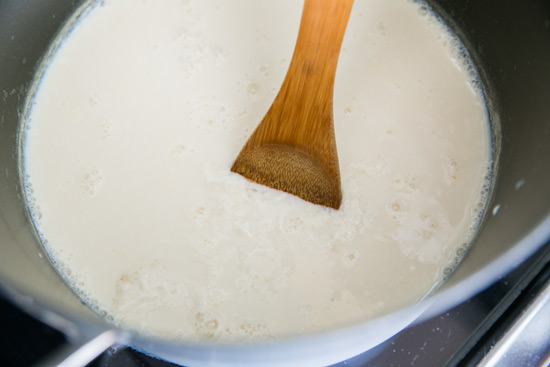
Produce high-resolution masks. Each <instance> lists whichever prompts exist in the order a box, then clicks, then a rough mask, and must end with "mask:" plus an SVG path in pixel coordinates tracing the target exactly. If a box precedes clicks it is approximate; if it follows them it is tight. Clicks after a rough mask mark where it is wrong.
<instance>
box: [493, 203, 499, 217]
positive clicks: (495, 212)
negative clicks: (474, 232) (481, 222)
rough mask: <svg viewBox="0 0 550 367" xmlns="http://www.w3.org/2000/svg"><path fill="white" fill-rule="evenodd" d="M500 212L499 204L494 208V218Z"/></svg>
mask: <svg viewBox="0 0 550 367" xmlns="http://www.w3.org/2000/svg"><path fill="white" fill-rule="evenodd" d="M499 211H500V204H497V205H495V206H494V207H493V211H492V213H493V216H495V215H497V214H498V212H499Z"/></svg>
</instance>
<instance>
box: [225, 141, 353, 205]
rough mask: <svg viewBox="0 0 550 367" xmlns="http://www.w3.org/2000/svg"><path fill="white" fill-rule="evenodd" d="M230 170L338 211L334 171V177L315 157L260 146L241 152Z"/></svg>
mask: <svg viewBox="0 0 550 367" xmlns="http://www.w3.org/2000/svg"><path fill="white" fill-rule="evenodd" d="M336 164H337V163H336ZM336 167H337V166H336ZM336 169H337V170H338V168H336ZM231 171H233V172H235V173H238V174H240V175H242V176H244V177H245V178H247V179H249V180H251V181H254V182H257V183H259V184H261V185H265V186H268V187H271V188H273V189H276V190H280V191H285V192H288V193H289V194H292V195H295V196H298V197H299V198H302V199H304V200H306V201H309V202H311V203H314V204H319V205H323V206H327V207H329V208H334V209H338V208H340V205H341V203H342V193H341V189H340V175H339V174H338V171H337V174H334V172H333V171H334V170H333V169H331V167H326V166H323V164H322V163H321V161H320V160H319V159H318V158H315V157H312V156H311V155H309V154H307V153H306V152H304V151H302V150H300V149H297V148H293V147H291V146H288V145H280V144H262V145H258V146H255V147H252V148H249V149H243V150H242V151H241V153H240V154H239V156H238V157H237V159H236V160H235V162H234V163H233V166H232V167H231Z"/></svg>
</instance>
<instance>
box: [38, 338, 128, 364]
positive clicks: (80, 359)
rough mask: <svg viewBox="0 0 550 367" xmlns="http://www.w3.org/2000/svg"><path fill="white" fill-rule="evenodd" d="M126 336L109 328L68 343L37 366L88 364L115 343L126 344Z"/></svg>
mask: <svg viewBox="0 0 550 367" xmlns="http://www.w3.org/2000/svg"><path fill="white" fill-rule="evenodd" d="M125 340H126V337H124V335H123V334H121V333H120V332H118V331H116V330H107V331H104V332H102V333H100V334H98V335H94V336H93V337H91V338H87V339H82V340H78V341H76V342H74V343H69V344H66V345H64V346H62V347H60V348H59V349H57V350H56V351H54V352H53V353H51V354H50V355H48V356H47V357H46V358H44V359H43V360H41V361H39V363H37V364H36V365H35V367H51V366H57V367H74V366H86V365H88V364H89V363H90V362H92V361H93V360H94V359H95V358H97V357H98V356H99V355H100V354H101V353H103V352H104V351H106V350H107V349H108V348H109V347H111V346H113V345H115V344H124V343H125Z"/></svg>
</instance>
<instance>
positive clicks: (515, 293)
mask: <svg viewBox="0 0 550 367" xmlns="http://www.w3.org/2000/svg"><path fill="white" fill-rule="evenodd" d="M544 291H546V294H543V292H544ZM543 296H545V297H547V298H546V299H543V300H542V301H541V298H543ZM545 300H546V301H547V302H546V303H544V302H543V301H545ZM535 301H537V302H538V303H537V302H535ZM541 303H542V304H543V306H544V305H546V308H543V307H542V306H541ZM531 309H536V310H535V311H537V310H538V314H539V316H540V315H542V316H545V318H544V319H542V318H540V317H539V318H536V317H534V316H533V315H531V314H532V313H531V312H529V313H528V312H526V310H531ZM541 320H543V321H541ZM544 322H548V323H550V243H547V244H546V245H545V246H543V247H542V248H541V249H540V250H539V251H538V252H537V253H535V254H534V255H533V256H531V257H530V258H529V259H527V260H526V261H525V262H523V263H522V264H521V265H520V266H518V267H517V268H516V269H514V270H513V271H512V272H510V273H509V274H507V275H506V276H504V277H502V278H501V279H500V280H498V281H497V282H496V283H495V284H493V285H492V286H491V287H489V288H487V289H486V290H485V291H483V292H481V293H479V294H478V295H476V296H474V297H473V298H471V299H470V300H468V301H466V302H464V303H462V304H460V305H458V306H456V307H455V308H453V309H451V310H449V311H447V312H444V313H442V314H440V315H437V316H435V317H432V318H430V319H428V320H425V321H423V322H421V323H418V324H414V325H412V326H410V327H408V328H407V329H405V330H403V331H402V332H400V333H399V334H397V335H395V336H393V337H392V338H390V339H389V340H387V341H386V342H384V343H382V344H380V345H379V346H377V347H375V348H373V349H371V350H369V351H367V352H365V353H363V354H360V355H358V356H356V357H354V358H351V359H349V360H347V361H345V362H341V363H339V364H337V365H333V366H332V367H342V366H346V367H362V366H368V367H382V366H383V367H392V366H395V367H397V366H457V367H470V366H492V365H494V363H497V365H499V366H503V365H509V366H515V365H518V364H517V363H519V362H518V361H521V366H524V367H529V366H546V367H547V366H549V365H550V324H549V325H548V326H545V325H542V326H541V323H544ZM0 325H2V332H1V333H0V366H31V365H34V364H37V363H39V362H40V361H43V360H44V359H45V357H46V356H47V355H48V354H49V353H50V352H51V351H53V350H54V349H55V348H56V347H58V346H59V345H62V344H63V343H64V337H63V335H62V334H61V333H59V332H57V331H56V330H54V329H52V328H50V327H48V326H46V325H44V324H42V323H41V322H39V321H37V320H35V319H33V318H32V317H30V316H28V315H27V314H25V313H23V312H22V311H20V310H19V309H17V308H16V307H15V306H13V305H12V304H10V303H9V302H8V301H6V300H3V299H0ZM529 325H531V326H529ZM522 331H523V334H527V335H530V336H532V335H533V334H534V333H535V334H536V335H537V338H535V339H534V340H537V341H538V343H539V344H540V345H538V346H537V348H538V349H536V350H535V351H527V352H524V353H523V354H521V353H519V354H518V352H517V349H518V348H519V349H520V351H522V349H521V348H525V347H523V344H521V343H520V342H518V341H517V340H516V339H517V337H518V335H519V336H521V338H523V339H525V336H524V335H523V336H522V335H521V332H522ZM511 339H512V341H510V340H511ZM531 339H532V338H531ZM524 343H526V342H524ZM525 345H528V346H529V347H531V346H533V340H529V341H528V342H527V344H525ZM514 348H515V349H514ZM512 358H516V359H512ZM517 358H520V359H517ZM495 361H497V362H495ZM109 366H117V367H118V366H122V367H166V366H174V365H173V364H171V363H168V362H165V361H161V360H157V359H154V358H152V357H149V356H146V355H144V354H142V353H140V352H138V351H135V350H133V349H131V348H128V347H125V346H119V347H114V348H110V349H109V350H107V351H106V352H104V353H103V354H101V355H100V356H99V357H98V358H96V359H95V360H94V361H93V362H92V363H90V364H89V365H88V366H87V367H109Z"/></svg>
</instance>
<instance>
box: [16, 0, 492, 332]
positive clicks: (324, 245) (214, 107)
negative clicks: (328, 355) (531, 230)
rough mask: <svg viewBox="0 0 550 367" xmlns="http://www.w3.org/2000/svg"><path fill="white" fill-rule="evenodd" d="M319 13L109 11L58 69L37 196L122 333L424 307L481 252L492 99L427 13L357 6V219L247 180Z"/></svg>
mask: <svg viewBox="0 0 550 367" xmlns="http://www.w3.org/2000/svg"><path fill="white" fill-rule="evenodd" d="M301 8H302V4H301V2H299V1H295V0H285V1H281V0H270V1H261V2H260V1H255V0H248V1H213V0H212V1H204V0H201V1H179V0H178V1H176V0H163V1H153V0H149V1H147V0H145V1H140V2H136V1H133V0H116V1H114V0H112V1H107V2H106V4H105V5H104V6H98V7H97V8H96V9H95V10H93V11H92V12H91V13H90V14H89V15H88V16H87V17H86V18H85V19H84V20H83V21H82V22H80V23H79V24H78V26H77V27H76V28H75V29H74V30H73V31H72V32H71V33H70V36H69V37H68V38H67V39H66V40H65V41H64V43H63V45H62V47H61V49H60V50H59V51H58V52H57V53H56V54H55V55H54V58H53V59H52V60H51V61H50V65H49V67H48V69H47V71H46V73H45V75H44V76H43V79H42V81H41V85H40V88H39V90H38V93H37V95H36V97H35V104H34V106H33V109H32V113H31V117H30V121H29V123H28V129H27V130H26V136H25V147H24V154H25V160H24V169H25V174H26V175H27V195H28V196H29V203H30V206H31V209H32V212H33V217H34V220H35V222H36V224H37V227H38V229H39V231H40V233H41V236H42V239H43V242H44V243H45V246H46V248H47V250H48V251H49V253H50V255H51V256H52V258H53V260H54V262H55V264H56V266H57V267H58V268H59V269H60V271H61V272H62V273H64V274H65V276H66V278H67V279H68V281H69V282H70V283H71V284H72V286H73V287H74V288H75V289H76V290H77V291H78V292H80V294H81V295H82V297H84V298H85V299H86V300H87V301H88V302H89V303H90V304H91V305H92V306H93V307H95V308H96V309H98V310H100V311H102V312H103V313H104V314H107V315H108V316H107V317H108V318H109V319H111V318H112V320H114V322H115V323H117V324H120V325H122V326H125V327H129V328H133V329H137V330H139V331H141V332H144V333H153V334H156V335H161V336H163V337H167V338H174V339H184V340H201V339H215V340H234V339H237V340H240V339H249V338H258V337H273V336H282V335H288V334H297V333H304V332H309V331H316V330H324V329H327V328H333V327H338V326H342V325H347V324H349V323H353V322H357V321H361V320H367V319H370V318H373V317H377V316H380V315H383V314H386V313H388V312H391V311H394V310H396V309H397V308H399V307H404V306H406V305H409V304H412V303H414V302H417V301H418V300H419V299H421V298H422V297H423V296H424V295H425V294H426V293H427V292H428V291H429V290H430V289H431V288H432V287H433V286H434V285H435V284H437V283H438V282H439V281H440V280H441V279H442V277H443V272H444V270H445V269H448V267H449V266H452V264H453V261H455V260H456V257H457V253H461V252H463V251H464V246H465V244H467V243H468V242H469V241H470V239H471V237H472V234H473V231H474V230H475V227H476V225H477V222H478V219H479V215H480V210H482V209H483V206H484V202H485V196H486V195H485V194H486V188H487V174H488V167H489V160H490V153H489V151H490V146H489V129H488V122H487V118H486V114H485V109H484V104H483V100H482V97H481V93H480V92H479V91H478V89H477V88H476V85H475V83H474V82H473V81H472V78H471V75H470V73H469V66H468V65H467V64H466V63H465V62H464V60H463V59H462V58H461V53H460V49H459V48H458V47H457V45H456V42H455V41H454V40H453V38H452V37H451V36H450V35H449V34H448V33H447V31H446V30H445V28H444V27H443V26H442V25H441V24H439V23H438V22H437V21H436V19H435V18H434V17H433V16H432V15H430V14H429V13H428V14H427V13H426V11H425V8H424V7H423V6H421V5H419V4H415V3H413V2H410V1H405V0H369V1H367V0H365V1H361V0H356V1H355V4H354V8H353V11H352V14H351V18H350V22H349V26H348V29H347V33H346V36H345V39H344V44H343V48H342V54H341V57H340V61H339V67H338V71H337V76H336V86H335V94H334V119H335V129H336V135H337V145H338V153H339V158H340V168H341V173H342V187H343V205H342V208H341V209H340V210H338V211H334V210H330V209H326V208H322V207H319V206H316V205H312V204H310V203H307V202H304V201H302V200H300V199H298V198H295V197H293V196H290V195H288V194H285V193H281V192H278V191H275V190H272V189H268V188H266V187H263V186H259V185H256V184H253V183H250V182H248V181H247V180H245V179H244V178H242V177H241V176H239V175H236V174H233V173H231V172H230V171H229V167H230V166H231V163H232V162H233V159H234V158H235V157H236V155H237V153H238V152H239V150H240V148H241V147H242V145H243V144H244V142H245V141H246V139H247V138H248V136H249V135H250V134H251V132H252V130H253V129H254V128H255V126H256V125H257V124H258V123H259V121H260V120H261V119H262V117H263V115H264V114H265V112H266V111H267V109H268V107H269V105H270V104H271V102H272V101H273V99H274V97H275V94H276V92H277V91H278V89H279V87H280V84H281V83H282V80H283V78H284V74H285V72H286V69H287V67H288V64H289V62H290V58H291V56H292V52H293V49H294V42H295V39H296V35H297V32H298V26H299V20H300V16H301V10H302V9H301Z"/></svg>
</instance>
